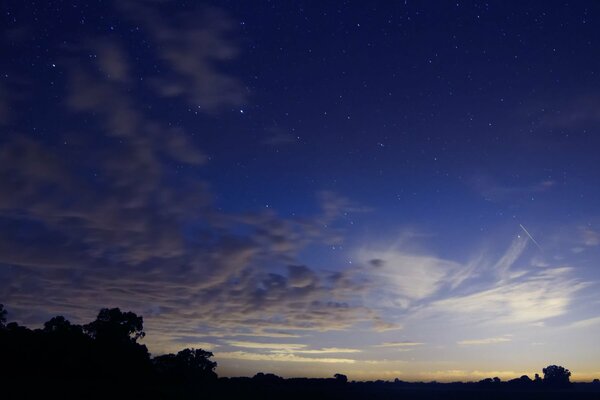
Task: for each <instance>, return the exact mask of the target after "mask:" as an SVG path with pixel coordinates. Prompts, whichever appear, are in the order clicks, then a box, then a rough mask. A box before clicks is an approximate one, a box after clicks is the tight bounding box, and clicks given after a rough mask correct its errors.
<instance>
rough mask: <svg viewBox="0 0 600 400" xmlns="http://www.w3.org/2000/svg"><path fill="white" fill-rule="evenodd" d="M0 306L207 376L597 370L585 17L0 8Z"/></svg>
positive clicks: (599, 35)
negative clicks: (126, 318) (98, 319)
mask: <svg viewBox="0 0 600 400" xmlns="http://www.w3.org/2000/svg"><path fill="white" fill-rule="evenodd" d="M0 11H1V16H0V27H1V29H0V282H1V285H0V302H1V303H4V304H5V307H6V308H7V309H8V311H9V320H16V321H18V322H20V323H23V324H25V325H28V326H31V327H36V326H40V325H41V323H43V322H44V321H46V320H48V319H49V318H50V317H51V316H54V315H57V314H61V315H64V316H65V317H67V318H68V319H70V320H71V321H72V322H75V323H85V322H88V321H90V320H92V319H93V318H94V317H95V315H96V314H97V312H98V310H99V309H100V308H101V307H120V308H121V309H125V310H131V311H134V312H136V313H137V314H139V315H143V317H144V325H145V331H146V333H147V337H146V338H145V339H144V343H145V344H146V345H148V347H149V350H150V351H151V353H152V354H155V355H156V354H160V353H164V352H172V351H177V350H179V349H182V348H184V347H202V348H204V349H207V350H211V351H213V352H214V354H215V360H216V361H217V362H218V363H219V367H218V369H217V372H218V373H219V375H221V376H234V375H236V376H237V375H254V374H255V373H256V372H259V371H262V372H273V373H276V374H279V375H282V376H332V375H333V373H336V372H339V373H344V374H347V375H348V376H349V378H350V379H379V378H380V379H393V378H396V377H397V378H400V379H405V380H412V379H427V380H431V379H436V380H442V381H443V380H455V379H481V378H484V377H491V376H499V377H501V378H503V379H504V378H511V377H515V376H519V375H521V374H523V373H527V374H529V375H532V374H533V373H535V372H538V373H539V372H540V371H541V369H542V368H543V367H545V366H546V365H548V364H560V365H564V366H565V367H567V368H569V369H570V370H571V371H573V377H574V379H575V380H577V379H591V378H597V377H600V347H599V346H598V338H599V337H600V336H599V334H600V311H599V310H600V291H599V290H598V289H599V282H598V280H599V278H600V269H599V262H600V210H599V207H598V206H599V205H600V156H599V153H600V137H599V128H600V91H599V88H600V2H598V1H592V0H589V1H584V0H582V1H568V2H567V1H550V0H544V1H504V0H502V1H501V0H497V1H487V2H484V1H435V2H433V1H416V0H407V1H397V2H391V1H390V2H373V3H372V2H363V1H356V2H333V1H326V2H322V1H309V2H287V1H285V2H283V1H282V2H277V1H271V2H268V1H267V2H258V1H251V2H250V1H243V2H242V1H240V2H231V1H218V2H212V3H211V2H206V3H202V4H200V3H199V2H195V1H188V2H175V1H142V0H140V1H121V0H119V1H98V2H84V1H61V2H46V1H39V2H31V1H22V0H8V1H3V2H2V5H1V6H0Z"/></svg>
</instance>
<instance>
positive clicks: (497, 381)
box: [492, 376, 502, 383]
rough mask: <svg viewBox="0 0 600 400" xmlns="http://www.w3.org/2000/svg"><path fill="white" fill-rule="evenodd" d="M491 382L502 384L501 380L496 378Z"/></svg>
mask: <svg viewBox="0 0 600 400" xmlns="http://www.w3.org/2000/svg"><path fill="white" fill-rule="evenodd" d="M492 380H493V381H494V383H500V382H502V379H500V378H498V377H497V376H495V377H494V378H493V379H492Z"/></svg>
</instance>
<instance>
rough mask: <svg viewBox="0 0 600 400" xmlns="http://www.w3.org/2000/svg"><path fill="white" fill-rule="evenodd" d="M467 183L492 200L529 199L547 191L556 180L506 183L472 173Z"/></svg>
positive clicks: (554, 184) (553, 185) (552, 186)
mask: <svg viewBox="0 0 600 400" xmlns="http://www.w3.org/2000/svg"><path fill="white" fill-rule="evenodd" d="M467 183H468V185H469V186H470V187H471V188H472V189H473V190H475V191H476V192H477V193H479V194H480V195H481V196H482V197H483V198H485V199H486V200H488V201H493V202H505V201H514V200H520V199H530V198H531V196H532V195H536V194H540V193H543V192H546V191H549V190H551V189H552V188H554V187H555V186H556V181H553V180H550V179H544V180H541V181H534V182H530V183H527V184H522V185H514V184H513V185H506V184H503V183H502V182H500V181H498V180H497V179H495V178H493V177H492V176H489V175H485V174H479V175H474V176H472V177H471V178H470V179H469V180H468V182H467Z"/></svg>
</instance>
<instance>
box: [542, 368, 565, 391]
mask: <svg viewBox="0 0 600 400" xmlns="http://www.w3.org/2000/svg"><path fill="white" fill-rule="evenodd" d="M542 372H543V373H544V383H545V384H547V385H552V386H566V385H569V383H570V380H569V378H570V377H571V371H569V370H568V369H566V368H564V367H561V366H558V365H549V366H547V367H546V368H544V369H543V370H542Z"/></svg>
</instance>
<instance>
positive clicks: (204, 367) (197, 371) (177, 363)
mask: <svg viewBox="0 0 600 400" xmlns="http://www.w3.org/2000/svg"><path fill="white" fill-rule="evenodd" d="M211 357H213V353H211V352H210V351H205V350H202V349H184V350H181V351H180V352H179V353H177V354H165V355H162V356H158V357H154V359H153V360H152V363H153V364H154V367H155V369H156V371H157V372H158V374H159V375H160V376H162V377H163V378H165V379H167V380H171V381H172V380H187V381H198V380H207V379H215V378H217V374H216V373H215V372H214V370H215V368H216V367H217V363H216V362H215V361H211V360H210V358H211Z"/></svg>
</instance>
